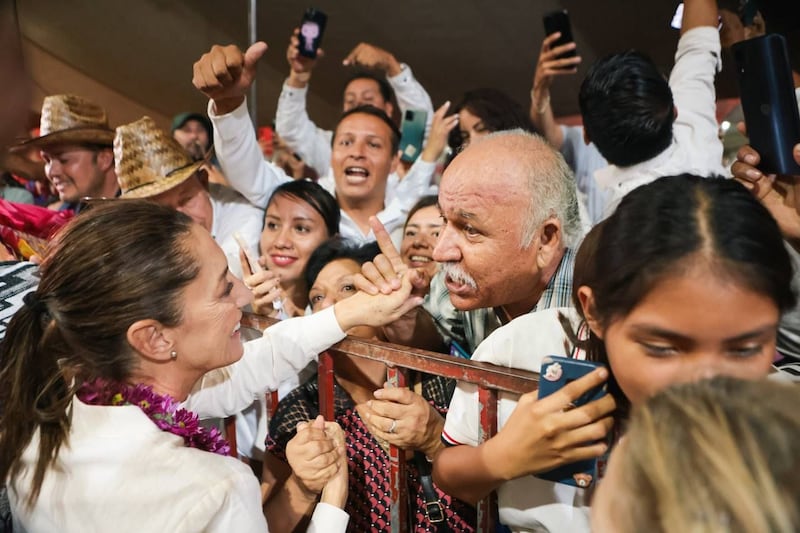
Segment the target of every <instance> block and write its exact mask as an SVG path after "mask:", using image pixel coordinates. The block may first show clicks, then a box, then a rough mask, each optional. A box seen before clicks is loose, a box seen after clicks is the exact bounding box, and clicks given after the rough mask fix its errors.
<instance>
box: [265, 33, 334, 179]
mask: <svg viewBox="0 0 800 533" xmlns="http://www.w3.org/2000/svg"><path fill="white" fill-rule="evenodd" d="M299 31H300V30H299V29H297V28H295V29H294V32H292V36H291V38H290V39H289V46H288V47H287V49H286V61H287V63H289V77H288V78H287V79H286V82H285V83H284V84H283V89H282V90H281V94H280V96H279V97H278V108H277V110H276V111H275V131H277V132H278V135H280V136H281V138H282V139H283V141H284V142H285V143H286V144H287V145H288V146H289V147H291V149H292V150H293V151H295V152H297V154H298V155H299V156H300V157H301V158H302V159H303V161H304V162H305V163H306V164H307V165H308V166H310V167H312V168H313V169H314V170H316V171H317V172H318V173H319V174H320V175H324V174H326V173H327V172H328V169H329V168H330V162H331V136H332V133H331V132H330V131H327V130H323V129H320V128H318V127H317V125H316V124H314V122H313V121H312V120H311V118H310V117H309V116H308V111H307V110H306V101H307V97H308V83H309V80H310V79H311V73H312V71H313V70H314V66H315V65H316V62H317V60H316V59H310V58H307V57H305V56H302V55H300V53H299V48H298V47H299V46H300V40H299V38H298V34H299ZM322 56H324V51H323V50H322V49H321V48H320V49H319V50H318V51H317V57H318V58H319V57H322Z"/></svg>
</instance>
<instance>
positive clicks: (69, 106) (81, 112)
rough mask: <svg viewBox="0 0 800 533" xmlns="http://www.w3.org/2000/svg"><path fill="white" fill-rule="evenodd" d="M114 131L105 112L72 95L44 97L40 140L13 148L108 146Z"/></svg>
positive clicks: (13, 148)
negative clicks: (60, 145) (66, 145)
mask: <svg viewBox="0 0 800 533" xmlns="http://www.w3.org/2000/svg"><path fill="white" fill-rule="evenodd" d="M113 142H114V130H112V129H111V128H110V127H109V126H108V116H107V115H106V111H105V109H103V108H102V107H100V106H99V105H97V104H95V103H93V102H90V101H89V100H87V99H85V98H82V97H80V96H75V95H73V94H56V95H54V96H47V97H45V99H44V103H43V104H42V119H41V121H40V123H39V137H34V138H33V139H28V140H27V141H24V142H21V143H19V144H17V145H16V146H13V147H12V150H14V151H16V150H22V149H25V148H29V147H31V146H36V147H38V148H42V147H45V146H51V145H54V144H98V145H101V146H111V144H112V143H113Z"/></svg>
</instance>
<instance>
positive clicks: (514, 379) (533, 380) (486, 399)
mask: <svg viewBox="0 0 800 533" xmlns="http://www.w3.org/2000/svg"><path fill="white" fill-rule="evenodd" d="M275 322H276V321H275V320H273V319H269V318H265V317H262V316H259V315H254V314H249V313H245V316H244V317H243V318H242V326H244V327H251V328H255V329H259V330H262V331H263V330H264V329H265V328H267V327H268V326H270V325H272V324H274V323H275ZM337 355H350V356H355V357H363V358H365V359H371V360H373V361H380V362H382V363H385V364H386V365H387V367H388V369H387V381H388V382H389V384H390V385H391V386H395V387H405V386H407V384H408V371H410V370H411V371H417V372H423V373H426V374H433V375H437V376H443V377H446V378H451V379H456V380H459V381H465V382H467V383H473V384H475V385H477V386H478V398H479V401H480V404H481V409H480V431H481V442H483V441H485V440H487V439H489V438H491V437H492V436H493V435H495V433H497V397H498V392H501V391H502V392H510V393H514V394H524V393H526V392H530V391H533V390H536V389H537V388H538V386H539V376H538V374H536V373H534V372H527V371H524V370H517V369H513V368H505V367H500V366H495V365H492V364H488V363H481V362H477V361H470V360H468V359H462V358H459V357H453V356H451V355H447V354H442V353H436V352H429V351H426V350H419V349H416V348H410V347H408V346H400V345H397V344H391V343H387V342H380V341H375V340H367V339H359V338H356V337H350V336H348V337H347V338H346V339H345V340H343V341H341V342H339V343H337V344H336V345H334V346H333V347H331V348H330V349H329V350H327V351H325V352H323V353H322V354H320V357H319V374H318V383H319V410H320V413H321V414H322V415H323V416H324V417H325V419H326V420H334V403H333V399H334V388H333V387H334V384H333V382H334V367H333V358H334V357H336V356H337ZM229 428H230V422H229V424H228V426H226V429H229ZM234 429H235V428H234ZM401 451H402V450H400V449H399V448H397V447H396V446H390V448H389V464H390V468H391V472H390V478H391V498H392V508H391V518H392V531H393V532H406V531H409V530H410V529H409V516H408V488H407V484H406V458H405V454H403V453H401ZM496 506H497V502H496V497H495V494H494V493H492V494H491V495H489V496H488V497H487V498H484V499H483V500H481V501H480V502H479V503H478V507H477V511H478V531H479V532H482V533H490V532H493V531H494V519H495V516H496V511H497V509H496Z"/></svg>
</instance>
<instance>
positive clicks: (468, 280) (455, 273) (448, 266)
mask: <svg viewBox="0 0 800 533" xmlns="http://www.w3.org/2000/svg"><path fill="white" fill-rule="evenodd" d="M440 265H441V267H442V271H444V275H445V276H447V277H448V278H450V279H451V280H453V281H455V282H456V283H461V284H462V285H467V286H468V287H469V288H471V289H473V290H477V288H478V284H477V283H475V280H474V279H472V276H470V275H469V274H467V273H466V272H465V271H464V269H463V268H461V266H460V265H459V264H458V263H450V262H447V263H440Z"/></svg>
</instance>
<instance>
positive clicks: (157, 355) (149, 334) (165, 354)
mask: <svg viewBox="0 0 800 533" xmlns="http://www.w3.org/2000/svg"><path fill="white" fill-rule="evenodd" d="M127 339H128V344H130V345H131V346H132V347H133V349H134V350H136V351H137V352H139V353H140V354H141V355H142V356H143V357H145V358H147V359H152V360H156V361H162V360H169V359H170V352H171V351H172V350H173V344H174V343H173V342H172V341H171V340H170V337H169V335H168V334H166V329H165V328H164V325H163V324H161V322H159V321H157V320H152V319H146V320H138V321H136V322H134V323H133V324H131V325H130V326H129V327H128V332H127Z"/></svg>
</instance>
